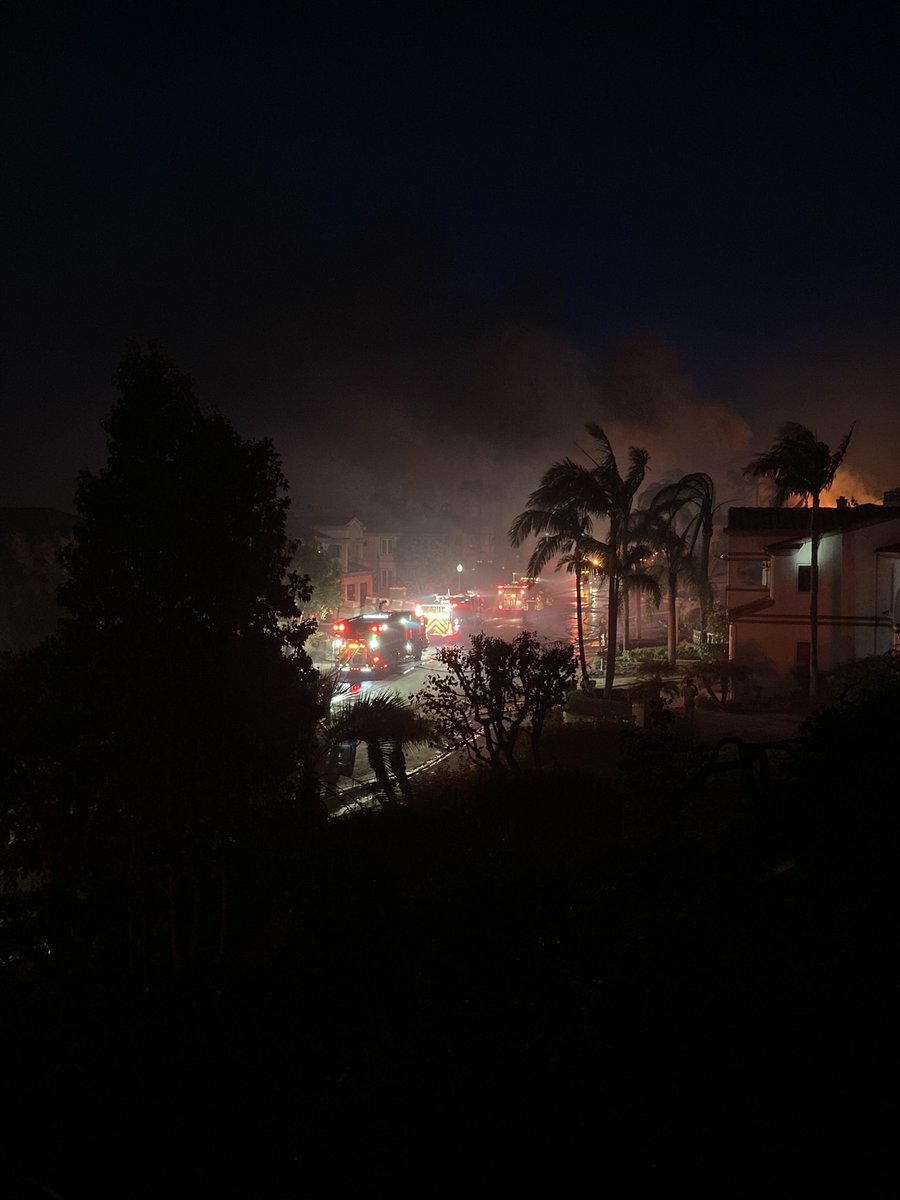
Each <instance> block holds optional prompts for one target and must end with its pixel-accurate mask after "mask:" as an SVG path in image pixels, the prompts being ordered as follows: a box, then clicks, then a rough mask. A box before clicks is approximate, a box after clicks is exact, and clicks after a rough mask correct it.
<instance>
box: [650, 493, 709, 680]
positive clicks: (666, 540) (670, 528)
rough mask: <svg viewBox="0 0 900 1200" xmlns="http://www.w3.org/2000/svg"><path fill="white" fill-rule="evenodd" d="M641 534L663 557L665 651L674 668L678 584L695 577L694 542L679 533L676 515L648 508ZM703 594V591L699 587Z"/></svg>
mask: <svg viewBox="0 0 900 1200" xmlns="http://www.w3.org/2000/svg"><path fill="white" fill-rule="evenodd" d="M641 516H642V517H643V521H642V523H641V528H642V533H643V534H644V536H645V538H646V539H647V541H648V542H649V543H650V544H651V545H652V546H653V548H654V549H655V551H656V552H657V554H659V555H660V556H661V558H662V564H661V567H662V569H661V571H660V574H661V575H662V576H663V577H664V579H665V583H666V597H667V620H666V649H667V657H668V663H669V666H670V667H674V666H675V658H676V653H677V645H678V606H677V599H678V585H679V582H680V580H681V579H683V578H684V577H685V576H690V577H691V578H697V564H696V561H695V559H694V555H693V543H692V541H691V537H690V533H689V531H687V530H679V528H678V525H677V521H676V513H675V512H671V511H668V510H667V509H666V508H661V509H656V508H654V507H653V506H651V507H650V508H649V509H645V510H643V511H642V513H641ZM701 593H702V588H701Z"/></svg>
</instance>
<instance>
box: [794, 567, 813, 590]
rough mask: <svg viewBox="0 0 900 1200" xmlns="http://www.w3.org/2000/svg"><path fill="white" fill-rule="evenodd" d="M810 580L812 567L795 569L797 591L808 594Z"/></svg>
mask: <svg viewBox="0 0 900 1200" xmlns="http://www.w3.org/2000/svg"><path fill="white" fill-rule="evenodd" d="M811 578H812V567H798V568H797V591H798V592H808V591H809V588H810V580H811Z"/></svg>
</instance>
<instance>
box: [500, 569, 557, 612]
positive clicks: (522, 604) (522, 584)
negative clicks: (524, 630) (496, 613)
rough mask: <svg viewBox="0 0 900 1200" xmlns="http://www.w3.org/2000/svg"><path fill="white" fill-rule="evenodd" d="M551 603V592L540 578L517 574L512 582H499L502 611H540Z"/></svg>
mask: <svg viewBox="0 0 900 1200" xmlns="http://www.w3.org/2000/svg"><path fill="white" fill-rule="evenodd" d="M550 603H552V601H551V597H550V593H549V592H548V591H547V589H546V588H545V587H544V586H543V584H542V583H541V582H540V581H539V580H538V579H533V578H532V577H531V576H529V575H515V576H513V581H512V583H498V584H497V608H498V609H499V610H500V612H540V611H541V610H542V609H544V608H546V607H547V605H548V604H550Z"/></svg>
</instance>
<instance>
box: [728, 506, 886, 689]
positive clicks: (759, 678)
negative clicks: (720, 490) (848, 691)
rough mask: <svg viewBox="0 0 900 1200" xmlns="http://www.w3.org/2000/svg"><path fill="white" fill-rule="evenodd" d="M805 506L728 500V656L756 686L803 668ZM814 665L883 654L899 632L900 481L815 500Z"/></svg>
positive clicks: (799, 677)
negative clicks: (872, 495)
mask: <svg viewBox="0 0 900 1200" xmlns="http://www.w3.org/2000/svg"><path fill="white" fill-rule="evenodd" d="M809 522H810V510H809V509H808V508H731V509H729V510H728V524H727V526H726V529H725V534H726V537H727V551H726V554H725V559H726V562H727V584H726V594H725V604H726V608H727V611H728V628H729V658H730V659H731V660H732V661H733V662H735V663H738V664H741V665H745V666H749V667H751V668H752V670H753V677H754V681H755V682H756V683H757V684H758V685H759V686H761V687H763V688H766V687H782V686H784V684H785V683H791V682H797V683H798V684H800V686H802V684H803V679H804V677H806V676H808V672H809V643H810V637H809V600H810V571H811V565H810V546H811V539H810V532H809ZM819 527H820V530H821V539H820V542H819V556H818V561H819V596H818V608H819V622H818V626H819V667H820V670H823V671H827V670H829V669H830V668H832V667H835V666H839V665H841V664H843V663H848V662H853V661H855V660H858V659H861V658H867V657H869V656H871V655H881V654H885V653H886V652H887V651H888V650H891V649H893V648H896V647H897V645H898V642H900V489H897V490H895V491H892V492H886V493H885V495H884V503H883V504H860V505H854V504H849V503H847V501H846V500H845V499H844V498H843V497H841V498H840V499H838V501H837V505H836V506H835V507H834V508H820V509H819Z"/></svg>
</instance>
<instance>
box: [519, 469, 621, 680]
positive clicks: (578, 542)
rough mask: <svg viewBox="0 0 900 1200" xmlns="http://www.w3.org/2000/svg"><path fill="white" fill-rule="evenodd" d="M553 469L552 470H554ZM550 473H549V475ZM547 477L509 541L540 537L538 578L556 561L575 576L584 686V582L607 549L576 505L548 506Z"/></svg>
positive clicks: (535, 556) (532, 567)
mask: <svg viewBox="0 0 900 1200" xmlns="http://www.w3.org/2000/svg"><path fill="white" fill-rule="evenodd" d="M551 470H552V468H551ZM548 474H549V472H548ZM546 481H547V474H545V475H544V477H543V479H542V481H541V486H540V487H538V488H537V490H536V491H534V492H532V493H531V495H530V496H529V497H528V507H527V508H525V509H524V510H523V511H522V512H520V513H519V515H518V516H517V517H516V519H515V520H514V521H513V523H512V527H511V529H510V531H509V540H510V542H511V543H512V545H513V546H521V545H522V543H523V542H524V541H525V539H526V538H528V537H532V536H534V535H538V536H539V541H538V543H537V545H536V546H535V548H534V550H533V551H532V553H531V557H530V558H529V560H528V574H529V575H531V576H533V577H535V578H537V577H538V576H540V574H541V572H542V571H543V570H544V568H545V567H546V566H547V564H548V563H549V562H552V561H553V560H554V559H555V560H556V570H557V571H559V570H560V569H561V568H562V567H565V568H566V570H567V571H568V573H569V574H570V575H574V576H575V625H576V629H577V631H578V661H579V663H580V665H581V678H582V682H583V684H584V686H587V683H588V668H587V657H586V655H585V652H584V605H583V601H582V595H581V581H582V577H583V576H584V575H585V573H586V572H588V571H590V570H592V569H596V567H597V566H598V564H599V562H600V555H601V553H602V551H603V550H604V547H603V545H602V543H600V542H598V541H597V540H596V539H595V538H594V537H592V536H591V517H590V514H589V513H587V512H585V511H584V510H583V509H579V508H578V507H577V506H576V505H568V506H559V507H549V508H548V507H545V505H546V504H547V503H548V501H549V502H551V503H552V501H553V499H554V498H555V495H556V493H555V492H550V491H548V490H546V489H547V488H548V486H549V485H547V482H546Z"/></svg>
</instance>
